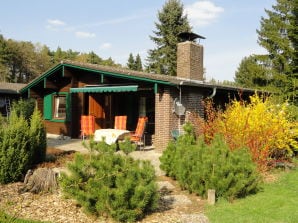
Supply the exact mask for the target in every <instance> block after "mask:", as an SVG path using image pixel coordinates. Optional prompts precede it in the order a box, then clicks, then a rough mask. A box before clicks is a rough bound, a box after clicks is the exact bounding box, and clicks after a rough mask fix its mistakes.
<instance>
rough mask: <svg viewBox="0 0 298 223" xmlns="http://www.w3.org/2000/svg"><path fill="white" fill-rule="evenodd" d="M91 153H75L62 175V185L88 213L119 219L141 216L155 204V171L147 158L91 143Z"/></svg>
mask: <svg viewBox="0 0 298 223" xmlns="http://www.w3.org/2000/svg"><path fill="white" fill-rule="evenodd" d="M89 146H90V148H91V149H92V151H94V150H96V152H94V153H93V152H92V153H90V156H86V157H84V156H83V155H76V157H75V160H74V162H73V163H70V164H69V166H68V168H69V171H70V173H71V174H69V175H66V174H62V178H61V185H62V188H63V190H64V192H65V193H66V194H67V195H70V196H71V197H73V198H75V199H76V200H77V202H78V203H79V204H80V205H82V206H83V208H84V209H85V210H87V211H88V212H91V213H94V214H97V215H109V216H111V217H113V218H114V219H116V220H118V221H125V222H131V221H135V220H137V219H140V218H142V217H143V216H144V214H145V213H147V212H150V211H152V210H154V209H155V208H156V206H157V200H158V193H157V185H156V183H155V172H154V168H153V166H152V165H151V164H150V163H149V162H148V161H146V162H145V161H135V160H133V159H132V158H130V157H128V156H126V155H120V154H116V153H115V152H114V148H110V150H109V149H108V146H107V145H104V149H101V146H102V144H94V143H92V142H91V143H90V145H89Z"/></svg>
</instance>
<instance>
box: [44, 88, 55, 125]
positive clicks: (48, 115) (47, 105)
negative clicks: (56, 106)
mask: <svg viewBox="0 0 298 223" xmlns="http://www.w3.org/2000/svg"><path fill="white" fill-rule="evenodd" d="M52 107H53V106H52V95H51V94H48V95H45V97H44V98H43V118H44V119H46V120H51V119H52V109H53V108H52Z"/></svg>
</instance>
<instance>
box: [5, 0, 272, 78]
mask: <svg viewBox="0 0 298 223" xmlns="http://www.w3.org/2000/svg"><path fill="white" fill-rule="evenodd" d="M180 1H181V3H182V4H183V7H184V9H185V14H187V16H188V20H189V22H190V25H191V26H192V31H193V32H194V33H197V34H199V35H202V36H204V37H206V39H204V40H200V44H201V45H203V46H204V68H205V71H206V74H205V75H206V79H207V80H210V79H215V80H217V81H224V80H228V81H233V80H234V76H235V71H236V70H237V68H238V66H239V64H240V62H241V60H242V59H243V58H244V57H245V56H249V55H251V54H260V53H265V52H266V51H265V50H264V49H263V48H261V47H260V46H259V45H258V43H257V38H258V36H257V33H256V30H257V29H259V28H260V21H261V17H262V16H263V17H267V15H266V13H265V9H269V10H271V9H272V5H275V4H276V1H275V0H180ZM0 2H1V7H0V34H2V35H3V36H4V38H6V39H14V40H17V41H30V42H32V43H34V44H35V43H40V44H44V45H47V46H48V47H49V48H50V49H51V50H56V49H57V47H61V48H62V49H63V50H65V51H66V50H68V49H71V50H74V51H79V52H84V53H88V52H91V51H93V52H95V53H96V54H97V55H99V56H100V57H101V58H103V59H107V58H109V57H111V58H112V59H113V60H114V61H115V62H116V63H120V64H122V65H124V66H125V65H126V63H127V60H128V57H129V54H130V53H132V54H133V55H134V56H136V55H137V54H139V55H140V56H141V59H142V62H143V63H145V62H146V58H147V55H148V50H150V49H154V48H155V47H156V45H155V43H154V42H153V41H152V40H151V39H150V36H154V33H153V31H155V30H156V26H155V23H158V22H159V21H158V17H157V14H158V12H159V11H161V10H162V7H163V6H164V4H165V3H166V0H108V1H104V0H84V1H75V0H51V1H49V0H26V1H21V0H9V1H4V0H0Z"/></svg>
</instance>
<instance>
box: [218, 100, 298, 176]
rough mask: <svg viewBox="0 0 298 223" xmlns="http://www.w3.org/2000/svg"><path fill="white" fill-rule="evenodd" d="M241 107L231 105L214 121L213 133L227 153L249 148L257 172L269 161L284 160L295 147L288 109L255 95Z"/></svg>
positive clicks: (283, 105) (235, 102)
mask: <svg viewBox="0 0 298 223" xmlns="http://www.w3.org/2000/svg"><path fill="white" fill-rule="evenodd" d="M250 100H251V102H250V103H249V104H244V103H241V102H237V101H233V102H232V103H231V104H230V105H229V106H228V107H227V110H226V111H225V112H224V113H223V114H221V115H220V116H219V118H218V120H217V124H216V126H217V133H219V134H222V135H223V136H224V138H225V140H226V141H227V143H228V145H229V146H230V148H231V149H238V148H241V147H247V148H249V150H250V152H251V155H252V158H253V160H254V161H255V162H256V163H257V164H258V167H259V169H260V170H266V168H267V167H268V164H270V163H271V162H272V159H273V160H280V159H288V158H290V157H291V156H292V155H293V150H296V149H298V143H297V141H296V140H295V135H294V132H293V131H292V129H293V128H294V126H293V122H290V121H289V113H288V105H287V104H286V103H284V104H280V105H276V104H273V103H271V101H270V100H269V99H266V98H262V97H259V96H257V95H255V96H253V97H250Z"/></svg>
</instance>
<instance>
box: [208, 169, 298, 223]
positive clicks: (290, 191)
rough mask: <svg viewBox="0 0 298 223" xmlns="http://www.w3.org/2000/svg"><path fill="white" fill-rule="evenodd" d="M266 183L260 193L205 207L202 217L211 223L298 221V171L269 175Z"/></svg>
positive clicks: (287, 222)
mask: <svg viewBox="0 0 298 223" xmlns="http://www.w3.org/2000/svg"><path fill="white" fill-rule="evenodd" d="M269 176H274V179H275V180H274V181H273V182H272V177H271V180H270V182H267V183H266V184H264V185H263V188H262V192H259V193H257V194H255V195H252V196H248V197H246V198H245V199H241V200H238V201H237V202H234V203H228V202H226V201H220V202H218V203H217V204H216V205H215V206H208V207H207V209H206V212H205V213H206V215H207V216H208V218H209V220H210V222H212V223H230V222H237V223H248V222H257V223H261V222H262V223H273V222H274V223H277V222H283V223H294V222H297V219H298V212H297V206H298V199H297V191H298V184H297V179H298V168H296V169H294V170H292V171H286V172H281V173H279V174H276V173H275V174H272V173H271V174H270V175H269Z"/></svg>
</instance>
